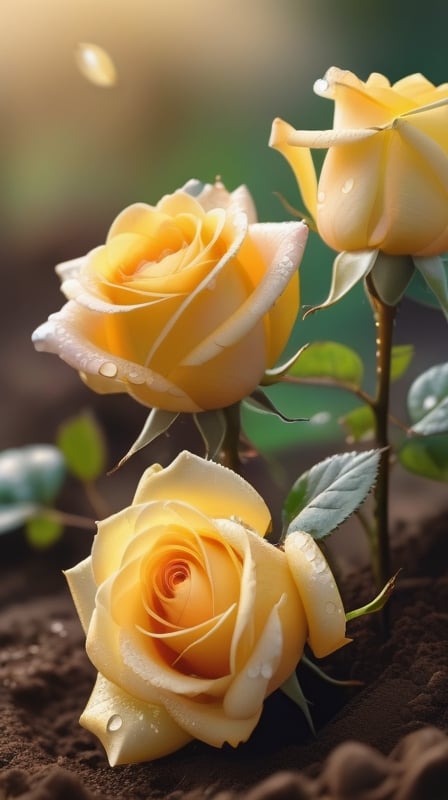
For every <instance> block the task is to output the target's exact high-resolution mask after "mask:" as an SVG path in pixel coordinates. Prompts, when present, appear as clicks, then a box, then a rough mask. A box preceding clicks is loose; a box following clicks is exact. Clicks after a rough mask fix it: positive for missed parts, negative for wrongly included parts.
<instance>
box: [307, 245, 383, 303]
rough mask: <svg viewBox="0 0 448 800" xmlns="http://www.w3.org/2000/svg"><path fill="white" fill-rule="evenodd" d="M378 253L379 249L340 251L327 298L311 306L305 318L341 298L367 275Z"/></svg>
mask: <svg viewBox="0 0 448 800" xmlns="http://www.w3.org/2000/svg"><path fill="white" fill-rule="evenodd" d="M378 254H379V250H356V251H353V252H351V251H350V252H348V251H344V252H343V253H339V255H338V256H336V258H335V260H334V262H333V274H332V279H331V287H330V292H329V295H328V297H327V299H326V300H325V302H323V303H321V304H320V305H318V306H313V307H312V308H309V309H308V310H307V311H306V313H305V314H304V318H305V317H307V316H308V315H309V314H314V312H315V311H319V310H320V309H321V308H328V307H329V306H332V305H334V304H335V303H337V302H338V301H339V300H341V299H342V298H343V297H344V296H345V295H346V294H347V293H348V292H349V291H350V289H353V287H354V286H356V284H357V283H359V281H361V280H362V279H363V278H366V277H367V275H368V274H369V272H371V270H372V269H373V266H374V264H375V261H376V259H377V258H378Z"/></svg>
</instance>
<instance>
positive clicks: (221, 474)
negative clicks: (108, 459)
mask: <svg viewBox="0 0 448 800" xmlns="http://www.w3.org/2000/svg"><path fill="white" fill-rule="evenodd" d="M204 486H207V491H206V492H204ZM270 525H271V518H270V514H269V511H268V509H267V507H266V505H265V503H264V501H263V500H262V498H261V497H260V496H259V495H258V494H257V492H256V491H255V490H254V489H253V488H252V487H251V486H250V485H249V484H248V483H247V482H246V481H245V480H243V478H241V477H240V476H239V475H237V474H236V473H235V472H233V471H231V470H229V469H227V468H225V467H222V466H220V465H219V464H216V463H214V462H211V461H205V460H203V459H201V458H198V457H197V456H194V455H191V454H190V453H187V452H183V453H181V454H180V455H179V456H178V457H177V458H176V459H175V461H173V463H172V464H171V465H170V466H169V467H168V468H166V469H162V467H160V466H159V465H157V464H156V465H154V466H153V467H150V468H149V469H148V470H146V472H145V473H144V475H143V476H142V478H141V480H140V483H139V486H138V488H137V492H136V495H135V497H134V501H133V504H132V505H131V506H130V507H129V508H126V509H124V510H123V511H120V512H119V513H117V514H115V515H114V516H112V517H109V518H108V519H106V520H104V521H103V522H100V523H99V525H98V533H97V536H96V538H95V541H94V544H93V548H92V553H91V555H90V556H89V557H88V558H87V559H86V560H85V561H83V562H81V563H80V564H78V565H77V566H76V567H74V568H73V569H70V570H68V571H67V572H66V577H67V579H68V582H69V585H70V589H71V592H72V595H73V598H74V601H75V604H76V607H77V610H78V613H79V616H80V619H81V622H82V624H83V627H84V629H85V632H86V637H87V643H86V648H87V653H88V655H89V657H90V659H91V661H92V662H93V664H94V665H95V667H96V668H97V670H98V673H99V674H98V679H97V682H96V685H95V688H94V690H93V693H92V696H91V698H90V700H89V702H88V704H87V707H86V709H85V711H84V712H83V714H82V717H81V720H80V721H81V724H82V725H84V726H85V727H86V728H87V729H88V730H90V731H92V732H93V733H94V734H95V735H96V736H98V738H99V739H100V740H101V742H102V743H103V745H104V747H105V749H106V752H107V755H108V758H109V761H110V763H111V765H115V764H123V763H129V762H137V761H143V760H150V759H154V758H158V757H160V756H163V755H166V754H167V753H170V752H172V751H174V750H176V749H178V748H179V747H182V746H183V745H184V744H186V743H187V742H188V741H190V740H191V739H192V738H196V739H200V740H202V741H204V742H207V743H208V744H210V745H214V746H216V747H221V746H222V745H223V744H224V742H229V743H230V744H231V745H233V746H236V745H238V743H239V742H242V741H245V740H246V739H247V738H248V737H249V736H250V734H251V733H252V731H253V729H254V728H255V726H256V724H257V722H258V720H259V718H260V715H261V712H262V708H263V701H264V699H265V697H266V696H267V695H269V694H270V693H271V692H273V691H274V690H275V689H277V688H278V687H280V686H281V684H282V683H283V682H285V680H286V679H287V678H288V677H289V676H290V675H291V673H292V672H293V671H294V669H295V667H296V665H297V663H298V661H299V660H300V658H301V656H302V652H303V648H304V645H305V642H306V641H308V642H309V644H310V646H311V648H312V649H313V650H314V651H315V652H316V655H317V656H322V655H326V654H328V653H329V652H332V651H333V650H335V649H336V648H338V647H340V646H342V645H343V644H345V642H346V641H347V640H346V639H345V615H344V611H343V607H342V602H341V599H340V596H339V592H338V590H337V588H336V586H335V583H334V579H333V576H332V574H331V572H330V569H329V567H328V564H327V563H326V561H325V559H324V558H323V556H322V554H321V553H320V550H319V548H318V547H317V545H316V544H315V542H314V541H313V540H312V539H311V537H310V536H308V534H303V533H300V532H296V533H295V534H292V535H291V536H290V537H288V538H287V540H286V552H284V551H283V550H281V549H280V548H277V547H274V546H273V545H272V544H270V543H269V542H267V541H266V540H265V539H264V538H263V537H264V535H265V533H266V532H267V531H268V530H269V528H270Z"/></svg>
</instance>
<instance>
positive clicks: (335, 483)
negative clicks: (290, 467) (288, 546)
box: [283, 450, 380, 539]
mask: <svg viewBox="0 0 448 800" xmlns="http://www.w3.org/2000/svg"><path fill="white" fill-rule="evenodd" d="M379 458H380V451H379V450H367V451H365V452H362V453H355V452H353V453H340V454H338V455H335V456H331V457H330V458H326V459H325V460H324V461H321V462H320V463H319V464H316V465H315V466H314V467H311V469H310V470H309V471H307V472H304V473H303V475H301V476H300V478H299V479H298V480H297V481H296V482H295V484H294V485H293V487H292V489H291V491H290V492H289V494H288V496H287V498H286V501H285V506H284V511H283V521H284V531H286V536H288V534H289V533H291V532H292V531H297V530H300V531H304V532H305V533H309V534H310V535H311V536H313V538H314V539H322V538H323V537H324V536H327V535H328V534H329V533H331V532H332V531H333V530H334V529H335V528H337V526H338V525H340V524H341V523H342V522H343V521H344V520H345V519H346V518H347V517H349V516H350V514H352V513H353V512H354V511H355V510H356V509H357V508H358V506H360V505H361V503H362V502H363V500H364V499H365V498H366V496H367V495H368V493H369V491H370V490H371V488H372V486H373V485H374V483H375V480H376V475H377V472H378V464H379Z"/></svg>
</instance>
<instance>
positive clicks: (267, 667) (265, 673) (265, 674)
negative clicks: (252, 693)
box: [261, 664, 274, 680]
mask: <svg viewBox="0 0 448 800" xmlns="http://www.w3.org/2000/svg"><path fill="white" fill-rule="evenodd" d="M273 674H274V670H273V668H272V664H262V665H261V676H262V678H266V680H270V679H271V678H272V676H273Z"/></svg>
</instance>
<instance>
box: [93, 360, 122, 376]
mask: <svg viewBox="0 0 448 800" xmlns="http://www.w3.org/2000/svg"><path fill="white" fill-rule="evenodd" d="M98 372H99V374H100V375H102V376H103V378H115V376H116V374H117V372H118V367H117V365H116V364H114V363H113V361H105V362H104V364H101V366H100V367H99V369H98Z"/></svg>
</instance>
